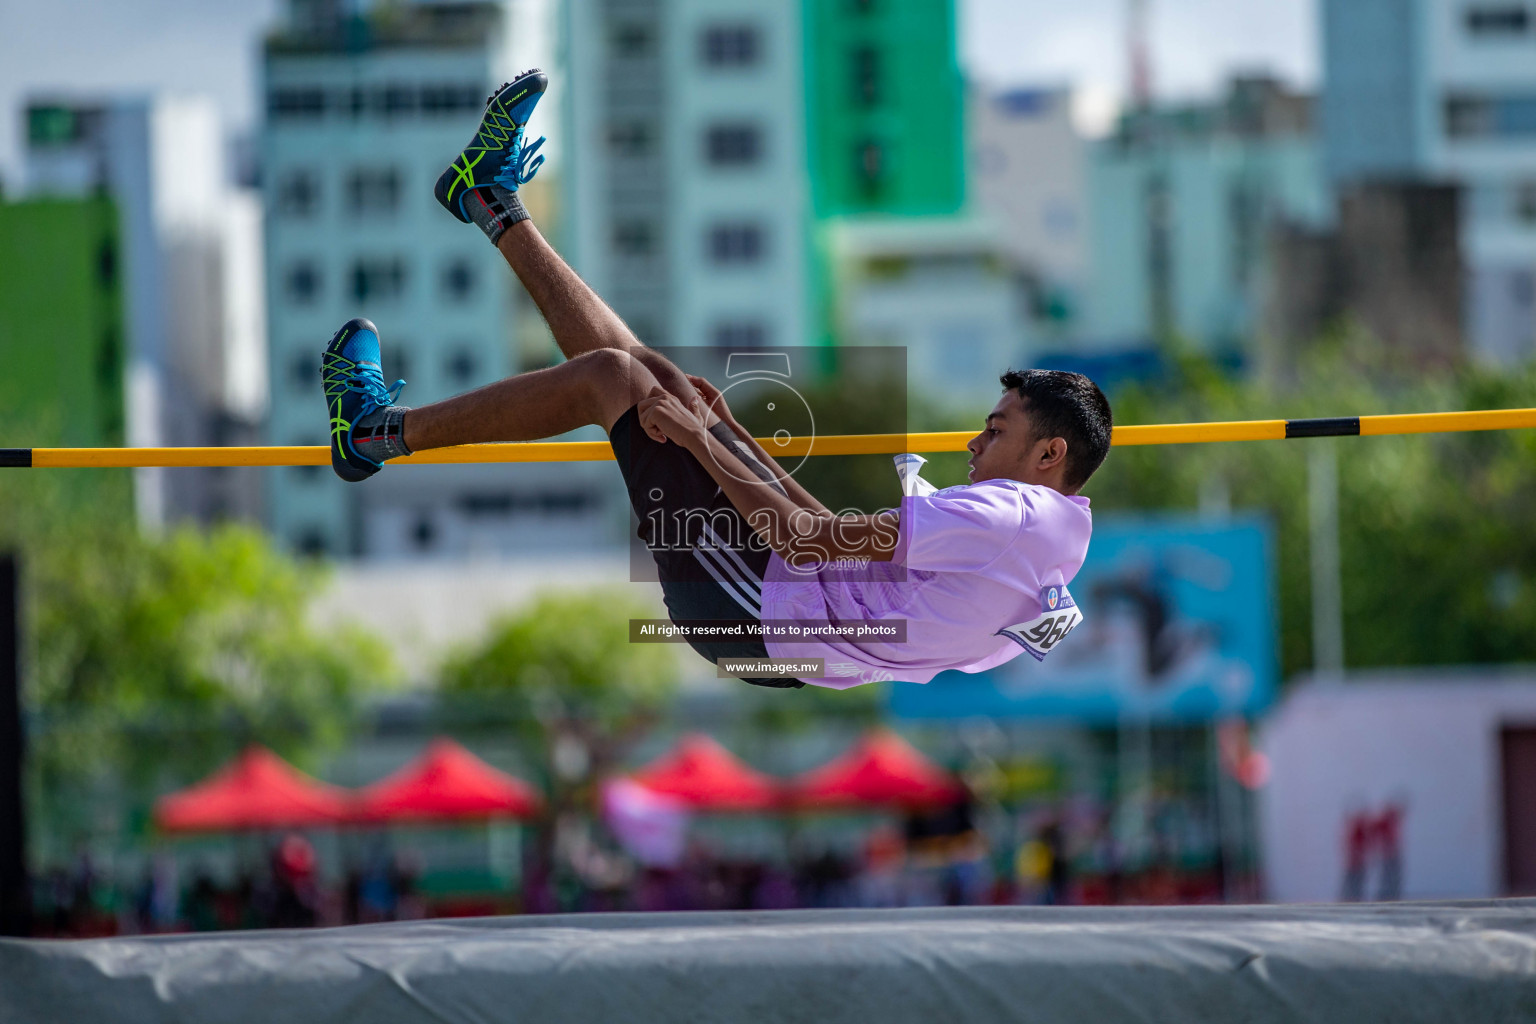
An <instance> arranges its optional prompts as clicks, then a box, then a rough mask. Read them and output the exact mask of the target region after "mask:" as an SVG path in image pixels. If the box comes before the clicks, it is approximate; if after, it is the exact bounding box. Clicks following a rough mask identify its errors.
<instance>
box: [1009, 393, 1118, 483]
mask: <svg viewBox="0 0 1536 1024" xmlns="http://www.w3.org/2000/svg"><path fill="white" fill-rule="evenodd" d="M1002 384H1003V389H1004V390H1006V391H1017V392H1018V393H1019V398H1021V399H1023V400H1024V409H1025V411H1026V412H1028V413H1029V418H1030V421H1031V422H1032V423H1033V424H1034V429H1035V436H1034V438H1033V440H1036V441H1038V440H1040V439H1041V438H1043V437H1064V438H1066V440H1067V475H1066V478H1065V479H1064V480H1063V481H1062V483H1064V484H1065V485H1066V486H1067V487H1068V488H1070V489H1072V490H1074V491H1075V490H1077V489H1078V488H1080V487H1082V486H1083V484H1085V483H1087V482H1088V478H1089V477H1091V476H1093V472H1094V470H1096V469H1098V468H1099V467H1100V466H1101V465H1103V464H1104V457H1105V456H1106V455H1108V454H1109V433H1110V428H1111V427H1112V426H1114V418H1113V417H1112V416H1111V414H1110V411H1109V399H1107V398H1105V397H1104V392H1102V391H1100V390H1099V386H1098V385H1097V384H1095V383H1094V382H1093V381H1091V380H1089V379H1088V378H1087V377H1084V376H1083V375H1082V374H1080V373H1068V372H1067V371H1065V370H1009V371H1008V372H1007V373H1005V374H1003V376H1002Z"/></svg>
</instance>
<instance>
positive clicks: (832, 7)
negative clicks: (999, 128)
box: [802, 0, 965, 219]
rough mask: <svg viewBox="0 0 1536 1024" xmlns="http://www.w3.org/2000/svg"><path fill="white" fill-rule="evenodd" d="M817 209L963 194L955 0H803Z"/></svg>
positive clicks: (821, 214) (917, 204)
mask: <svg viewBox="0 0 1536 1024" xmlns="http://www.w3.org/2000/svg"><path fill="white" fill-rule="evenodd" d="M802 9H803V11H804V15H803V17H804V46H805V84H806V90H805V95H806V130H807V134H808V137H809V138H808V147H807V158H808V160H809V163H810V174H811V200H812V205H813V207H814V211H815V216H816V217H817V219H825V218H828V217H843V216H854V215H860V214H876V215H899V216H928V217H932V216H943V215H945V214H952V213H956V212H958V211H959V210H960V208H961V206H962V205H964V203H965V91H964V83H963V80H962V78H961V75H960V64H959V58H958V55H957V51H956V42H955V4H954V2H953V0H803V8H802Z"/></svg>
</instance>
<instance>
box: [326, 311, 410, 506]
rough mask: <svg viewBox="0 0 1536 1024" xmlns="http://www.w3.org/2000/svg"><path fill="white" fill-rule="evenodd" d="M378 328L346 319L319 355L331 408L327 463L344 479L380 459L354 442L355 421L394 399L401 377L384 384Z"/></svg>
mask: <svg viewBox="0 0 1536 1024" xmlns="http://www.w3.org/2000/svg"><path fill="white" fill-rule="evenodd" d="M380 360H381V357H380V355H379V329H378V328H377V327H375V326H373V323H372V321H369V320H364V319H363V318H362V317H357V318H355V319H352V320H348V321H347V322H346V323H345V324H344V325H343V326H342V328H341V330H339V331H337V332H336V336H335V337H334V338H332V339H331V343H330V344H329V345H327V346H325V354H324V355H322V356H321V357H320V382H321V384H323V385H324V387H325V404H326V408H328V409H329V410H330V413H331V468H332V469H334V470H336V475H337V476H339V477H341V478H342V479H343V480H347V481H357V480H366V479H367V478H368V477H370V476H373V474H375V473H377V472H378V471H379V468H380V467H381V466H383V465H384V464H383V463H382V462H375V461H374V460H373V459H370V458H368V457H366V456H364V455H361V454H359V453H358V451H357V449H356V448H355V447H354V446H353V440H354V434H355V433H356V430H357V425H358V423H360V422H361V421H362V420H363V419H365V418H367V417H368V416H369V415H370V414H371V413H373V412H376V411H377V410H379V409H382V408H385V407H386V406H391V405H394V404H395V400H396V399H397V398H399V397H400V389H401V388H403V387H405V381H403V380H397V381H395V382H394V384H392V385H390V386H389V387H385V386H384V374H383V372H382V370H383V367H382V365H381V362H380Z"/></svg>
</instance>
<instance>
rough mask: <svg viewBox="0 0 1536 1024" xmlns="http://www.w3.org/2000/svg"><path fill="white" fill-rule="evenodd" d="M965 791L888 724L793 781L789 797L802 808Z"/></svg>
mask: <svg viewBox="0 0 1536 1024" xmlns="http://www.w3.org/2000/svg"><path fill="white" fill-rule="evenodd" d="M964 795H965V791H964V789H963V787H962V786H961V785H960V783H959V781H958V780H957V779H955V778H954V776H952V775H950V774H949V773H948V772H946V771H944V770H943V769H941V768H939V767H938V766H937V765H935V764H934V763H933V762H932V761H929V760H928V759H927V758H926V757H924V756H923V755H922V754H920V753H918V752H917V750H915V749H914V748H913V747H912V746H911V744H909V743H907V741H906V740H904V739H902V738H901V737H900V736H898V735H896V734H895V733H893V732H889V731H887V730H884V729H881V730H877V731H875V732H871V733H869V734H867V735H866V736H864V738H863V739H861V740H859V742H858V743H856V744H854V746H853V748H852V749H850V750H849V751H848V752H847V753H845V754H843V755H842V756H841V757H838V758H836V759H835V760H833V761H830V762H828V763H827V764H824V765H822V766H821V767H820V768H816V769H813V770H812V771H809V772H806V773H805V774H803V775H801V776H799V777H797V778H795V779H794V780H793V781H791V782H790V784H789V802H790V804H791V805H792V806H794V807H796V808H800V809H818V810H840V809H848V808H861V807H889V806H899V807H932V806H935V805H937V804H945V803H951V802H953V801H955V800H958V799H960V798H961V797H962V796H964Z"/></svg>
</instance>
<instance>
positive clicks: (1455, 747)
mask: <svg viewBox="0 0 1536 1024" xmlns="http://www.w3.org/2000/svg"><path fill="white" fill-rule="evenodd" d="M1533 682H1536V678H1533V676H1532V674H1531V672H1530V671H1529V669H1519V668H1509V669H1503V668H1500V669H1471V668H1425V669H1412V670H1403V669H1399V670H1386V669H1383V670H1376V671H1372V672H1357V673H1351V675H1350V677H1349V678H1348V679H1347V680H1345V681H1344V682H1343V683H1342V684H1340V683H1334V684H1331V685H1330V684H1327V683H1325V682H1316V681H1314V682H1310V683H1303V684H1302V685H1300V686H1297V687H1295V688H1293V689H1292V690H1291V692H1290V693H1289V694H1288V695H1287V697H1286V698H1285V700H1284V701H1283V703H1282V704H1281V705H1280V706H1279V707H1278V708H1277V709H1275V711H1274V712H1273V713H1272V714H1271V715H1270V716H1269V718H1268V720H1267V721H1266V722H1265V725H1264V729H1263V733H1262V743H1261V745H1262V749H1263V752H1264V754H1265V755H1266V756H1267V757H1268V759H1269V762H1270V778H1269V782H1268V784H1267V785H1266V786H1265V788H1264V789H1263V790H1261V792H1260V804H1259V810H1260V826H1261V832H1262V843H1263V853H1264V873H1265V878H1266V883H1267V890H1268V891H1267V895H1268V896H1269V898H1271V899H1275V900H1280V901H1284V902H1323V901H1332V900H1338V899H1346V900H1348V899H1356V900H1358V899H1399V898H1401V899H1486V898H1489V897H1494V896H1504V895H1529V894H1530V893H1533V892H1536V729H1532V728H1531V723H1532V722H1533V721H1536V686H1533V685H1532V683H1533Z"/></svg>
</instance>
